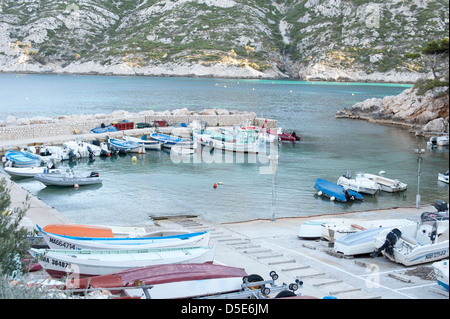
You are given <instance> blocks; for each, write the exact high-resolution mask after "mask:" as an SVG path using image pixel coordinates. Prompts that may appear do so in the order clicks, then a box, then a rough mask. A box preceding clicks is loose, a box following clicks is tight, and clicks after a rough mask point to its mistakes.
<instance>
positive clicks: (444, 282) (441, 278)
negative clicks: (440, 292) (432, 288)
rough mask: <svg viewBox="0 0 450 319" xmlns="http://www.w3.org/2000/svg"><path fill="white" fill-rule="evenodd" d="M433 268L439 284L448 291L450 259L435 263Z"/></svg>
mask: <svg viewBox="0 0 450 319" xmlns="http://www.w3.org/2000/svg"><path fill="white" fill-rule="evenodd" d="M433 269H434V273H435V274H436V280H437V283H438V285H439V286H442V287H444V289H445V290H447V291H448V260H441V261H438V262H435V263H433Z"/></svg>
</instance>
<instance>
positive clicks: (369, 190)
mask: <svg viewBox="0 0 450 319" xmlns="http://www.w3.org/2000/svg"><path fill="white" fill-rule="evenodd" d="M337 184H338V185H340V186H343V187H345V188H348V189H351V190H353V191H355V192H358V193H365V194H370V195H373V194H375V193H376V192H378V191H379V190H380V185H378V183H377V182H374V181H373V180H370V179H368V178H365V177H364V174H362V173H357V174H356V176H355V178H352V177H351V173H349V172H347V174H345V175H344V176H341V177H339V179H338V181H337Z"/></svg>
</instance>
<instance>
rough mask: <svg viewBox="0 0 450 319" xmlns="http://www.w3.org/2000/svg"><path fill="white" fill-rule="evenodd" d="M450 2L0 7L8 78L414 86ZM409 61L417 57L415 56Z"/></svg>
mask: <svg viewBox="0 0 450 319" xmlns="http://www.w3.org/2000/svg"><path fill="white" fill-rule="evenodd" d="M448 11H449V8H448V0H433V1H431V0H370V1H369V0H177V1H171V0H120V1H119V0H111V1H100V0H65V1H64V0H55V1H46V0H14V1H12V0H0V72H58V73H87V74H123V75H165V76H218V77H239V78H246V77H247V78H299V79H304V80H332V81H343V80H345V81H376V82H409V83H411V82H414V81H415V80H416V79H418V78H420V77H422V76H424V75H425V74H426V73H427V72H428V70H429V69H427V68H426V65H425V64H424V62H423V61H422V59H421V58H420V56H417V55H414V54H413V53H415V52H417V51H418V50H420V48H421V47H422V46H423V45H424V43H427V42H429V41H432V40H434V39H440V38H443V37H445V36H448V25H449V24H448V22H449V18H448ZM408 53H409V55H408Z"/></svg>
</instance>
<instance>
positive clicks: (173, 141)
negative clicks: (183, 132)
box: [150, 133, 191, 148]
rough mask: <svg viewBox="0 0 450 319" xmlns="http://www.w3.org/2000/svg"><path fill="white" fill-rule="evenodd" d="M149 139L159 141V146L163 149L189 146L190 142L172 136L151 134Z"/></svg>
mask: <svg viewBox="0 0 450 319" xmlns="http://www.w3.org/2000/svg"><path fill="white" fill-rule="evenodd" d="M150 136H151V138H152V139H153V140H155V141H159V142H160V143H161V146H162V147H164V148H172V147H173V146H175V145H178V146H190V145H191V141H189V140H185V139H182V138H181V137H177V136H174V135H167V134H161V133H152V134H150Z"/></svg>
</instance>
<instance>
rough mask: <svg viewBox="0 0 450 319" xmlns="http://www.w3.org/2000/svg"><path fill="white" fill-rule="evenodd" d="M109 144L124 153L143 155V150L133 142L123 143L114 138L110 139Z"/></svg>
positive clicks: (141, 146)
mask: <svg viewBox="0 0 450 319" xmlns="http://www.w3.org/2000/svg"><path fill="white" fill-rule="evenodd" d="M109 143H110V144H111V146H112V147H115V148H117V149H118V150H121V151H126V152H127V153H145V148H144V147H143V145H140V144H138V143H136V142H133V141H124V140H119V139H116V138H110V139H109Z"/></svg>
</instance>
